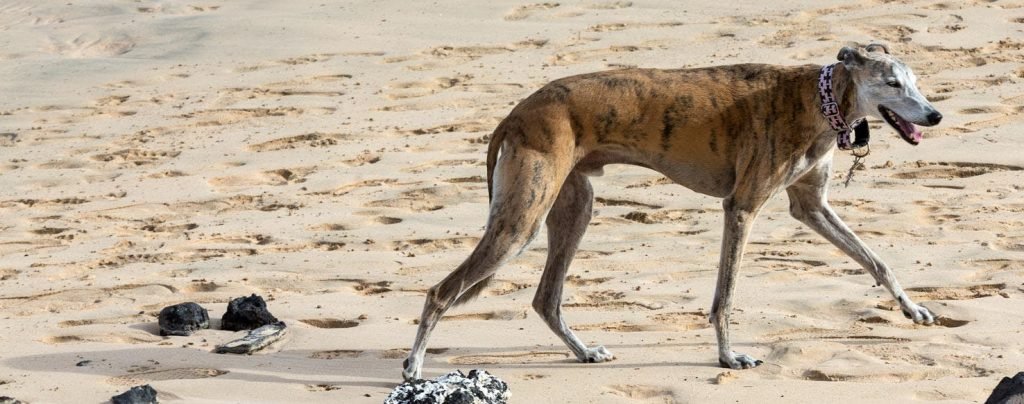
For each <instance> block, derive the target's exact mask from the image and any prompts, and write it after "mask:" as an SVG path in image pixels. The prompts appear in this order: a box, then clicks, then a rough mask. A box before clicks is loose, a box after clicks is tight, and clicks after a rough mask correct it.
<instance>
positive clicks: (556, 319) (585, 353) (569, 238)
mask: <svg viewBox="0 0 1024 404" xmlns="http://www.w3.org/2000/svg"><path fill="white" fill-rule="evenodd" d="M593 199H594V191H593V189H592V188H591V187H590V180H588V179H587V177H586V176H585V175H583V174H581V173H580V172H579V171H573V172H572V173H571V174H569V178H567V179H566V180H565V184H564V185H562V190H561V191H559V193H558V199H556V200H555V204H554V206H552V207H551V212H549V213H548V218H547V225H548V260H547V264H545V265H544V275H543V276H542V277H541V280H540V285H538V286H537V294H536V295H535V296H534V298H533V308H534V310H536V311H537V313H538V314H540V317H541V318H542V319H544V322H545V323H547V325H548V327H551V330H552V331H554V332H555V334H556V335H558V337H559V338H561V339H562V341H564V342H565V345H567V346H569V350H571V351H572V353H574V354H576V358H577V359H579V360H580V362H605V361H609V360H612V359H613V358H614V356H613V355H612V354H611V352H608V350H607V349H605V348H604V347H603V346H598V347H594V348H588V347H587V346H586V345H585V344H584V343H583V342H582V341H580V339H579V338H577V337H576V335H575V334H573V332H572V330H570V329H569V327H568V326H566V325H565V320H563V319H562V287H563V286H564V284H565V274H566V272H567V271H568V270H569V264H570V263H572V258H573V255H574V254H575V253H576V248H577V247H579V244H580V239H582V238H583V233H584V232H586V231H587V224H589V223H590V218H591V216H592V209H593V208H592V204H593Z"/></svg>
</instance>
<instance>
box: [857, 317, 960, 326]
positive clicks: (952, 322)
mask: <svg viewBox="0 0 1024 404" xmlns="http://www.w3.org/2000/svg"><path fill="white" fill-rule="evenodd" d="M900 320H903V319H900ZM857 321H859V322H861V323H865V324H882V325H886V326H889V327H896V328H905V329H914V328H919V327H920V326H917V325H915V324H908V323H907V322H906V321H899V322H894V321H891V320H889V319H887V318H884V317H881V316H871V317H865V318H862V319H859V320H857ZM967 324H970V321H967V320H956V319H952V318H949V317H939V318H937V319H935V325H937V326H939V327H946V328H957V327H963V326H965V325H967Z"/></svg>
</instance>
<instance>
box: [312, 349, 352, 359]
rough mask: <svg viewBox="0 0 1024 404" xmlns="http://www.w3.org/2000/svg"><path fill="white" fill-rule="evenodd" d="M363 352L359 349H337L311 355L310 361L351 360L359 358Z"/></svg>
mask: <svg viewBox="0 0 1024 404" xmlns="http://www.w3.org/2000/svg"><path fill="white" fill-rule="evenodd" d="M362 354H363V351H361V350H358V349H335V350H332V351H317V352H313V353H312V354H310V355H309V357H310V359H351V358H358V357H359V355H362Z"/></svg>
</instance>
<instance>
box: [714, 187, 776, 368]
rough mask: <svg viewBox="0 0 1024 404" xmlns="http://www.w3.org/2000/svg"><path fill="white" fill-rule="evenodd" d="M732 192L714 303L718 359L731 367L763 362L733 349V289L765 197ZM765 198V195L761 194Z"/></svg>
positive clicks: (728, 203) (726, 207)
mask: <svg viewBox="0 0 1024 404" xmlns="http://www.w3.org/2000/svg"><path fill="white" fill-rule="evenodd" d="M740 199H742V200H738V199H737V198H736V196H735V195H734V196H730V197H728V198H725V200H724V201H723V202H722V207H723V208H724V210H725V229H724V231H723V234H722V256H721V260H720V261H719V266H718V285H717V287H716V288H715V302H714V304H712V306H711V316H710V320H711V323H712V324H714V325H715V333H716V335H717V336H718V362H719V363H720V364H721V365H722V366H724V367H728V368H733V369H749V368H753V367H756V366H757V365H760V364H761V363H762V362H761V361H759V360H757V359H754V358H752V357H750V356H749V355H744V354H741V353H736V352H733V351H732V347H731V343H730V341H729V314H730V312H731V311H732V293H733V290H734V289H735V287H736V274H737V273H738V272H739V267H740V261H742V260H743V248H744V246H745V245H746V243H747V235H748V234H749V233H750V227H751V225H752V224H753V222H754V218H755V217H757V212H758V211H759V210H760V208H761V204H762V203H763V201H758V202H756V203H750V201H749V200H746V198H740ZM758 199H761V198H758Z"/></svg>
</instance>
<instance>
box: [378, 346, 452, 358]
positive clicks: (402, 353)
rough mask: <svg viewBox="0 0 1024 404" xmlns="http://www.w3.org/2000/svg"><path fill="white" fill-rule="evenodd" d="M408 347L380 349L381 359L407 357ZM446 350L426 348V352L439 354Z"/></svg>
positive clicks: (446, 350) (446, 349)
mask: <svg viewBox="0 0 1024 404" xmlns="http://www.w3.org/2000/svg"><path fill="white" fill-rule="evenodd" d="M409 351H410V350H409V348H395V349H388V350H385V351H381V353H380V358H381V359H403V358H407V357H409ZM445 352H448V348H427V353H428V354H430V355H440V354H443V353H445Z"/></svg>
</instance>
